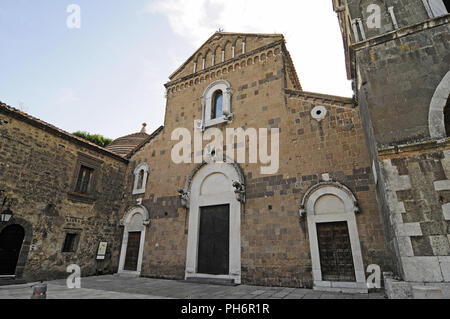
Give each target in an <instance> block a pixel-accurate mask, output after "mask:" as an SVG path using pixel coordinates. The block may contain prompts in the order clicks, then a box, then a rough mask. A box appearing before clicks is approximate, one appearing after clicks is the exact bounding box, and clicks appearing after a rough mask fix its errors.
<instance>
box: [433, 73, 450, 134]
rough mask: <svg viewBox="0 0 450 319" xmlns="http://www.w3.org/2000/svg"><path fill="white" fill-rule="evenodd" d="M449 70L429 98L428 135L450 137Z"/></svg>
mask: <svg viewBox="0 0 450 319" xmlns="http://www.w3.org/2000/svg"><path fill="white" fill-rule="evenodd" d="M449 100H450V71H449V72H447V74H446V75H445V76H444V78H443V79H442V81H441V83H439V85H438V87H437V89H436V91H435V93H434V95H433V98H432V99H431V104H430V111H429V115H428V129H429V131H430V137H431V138H433V139H442V138H446V137H450V135H449V133H450V116H449V115H450V110H449V109H450V108H449Z"/></svg>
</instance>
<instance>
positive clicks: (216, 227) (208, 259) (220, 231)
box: [197, 205, 230, 275]
mask: <svg viewBox="0 0 450 319" xmlns="http://www.w3.org/2000/svg"><path fill="white" fill-rule="evenodd" d="M229 257H230V205H221V206H210V207H202V208H201V209H200V234H199V244H198V269H197V272H198V273H201V274H210V275H228V274H229V264H230V258H229Z"/></svg>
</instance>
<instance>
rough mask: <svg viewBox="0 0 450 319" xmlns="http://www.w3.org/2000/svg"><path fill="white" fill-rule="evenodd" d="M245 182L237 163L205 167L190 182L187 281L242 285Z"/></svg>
mask: <svg viewBox="0 0 450 319" xmlns="http://www.w3.org/2000/svg"><path fill="white" fill-rule="evenodd" d="M244 185H245V181H244V177H243V174H242V171H241V170H240V168H239V166H237V165H236V164H235V163H219V162H217V163H209V164H208V163H203V164H202V165H200V166H199V167H197V168H196V169H195V170H194V171H193V172H192V173H191V176H190V177H189V178H188V181H187V183H186V187H185V189H184V191H185V192H186V193H188V194H189V197H190V198H189V232H188V244H187V256H186V273H185V279H189V278H211V279H226V280H233V281H234V283H235V284H240V283H241V213H242V210H243V205H242V203H243V202H244V201H245V198H244V197H245V194H244V192H245V186H244Z"/></svg>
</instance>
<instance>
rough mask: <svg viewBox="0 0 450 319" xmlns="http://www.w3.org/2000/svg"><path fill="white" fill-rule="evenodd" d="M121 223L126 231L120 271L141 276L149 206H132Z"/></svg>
mask: <svg viewBox="0 0 450 319" xmlns="http://www.w3.org/2000/svg"><path fill="white" fill-rule="evenodd" d="M120 224H121V226H124V231H123V239H122V249H121V251H120V260H119V271H118V272H119V274H132V275H137V276H139V275H140V274H141V269H142V258H143V255H144V243H145V231H146V229H147V226H148V225H149V224H150V215H149V213H148V211H147V208H145V206H143V205H137V206H134V207H132V208H131V209H129V210H128V211H127V212H126V213H125V216H124V218H123V219H122V220H121V221H120Z"/></svg>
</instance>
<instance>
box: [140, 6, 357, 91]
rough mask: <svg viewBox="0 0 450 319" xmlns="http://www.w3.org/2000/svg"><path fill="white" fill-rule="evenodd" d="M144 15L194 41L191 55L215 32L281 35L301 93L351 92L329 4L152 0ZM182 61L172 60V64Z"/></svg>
mask: <svg viewBox="0 0 450 319" xmlns="http://www.w3.org/2000/svg"><path fill="white" fill-rule="evenodd" d="M148 11H149V12H151V13H158V14H163V15H164V16H166V17H167V19H168V21H169V24H170V27H171V28H172V31H173V32H174V33H175V34H176V35H178V36H180V37H182V38H183V39H185V40H186V41H187V42H190V43H192V48H193V51H194V50H196V49H197V48H198V47H199V46H200V45H201V44H203V43H204V42H205V41H206V40H207V39H208V38H209V37H210V36H211V35H212V34H213V33H214V32H215V31H217V30H218V29H219V28H223V29H224V31H225V32H248V33H253V32H254V33H282V34H284V35H285V37H286V40H287V47H288V50H289V52H290V53H291V56H292V59H293V60H294V64H295V67H296V69H297V73H298V74H299V77H300V82H301V83H302V86H303V89H304V90H307V91H314V92H319V93H327V94H334V95H343V96H351V94H352V91H351V86H350V83H349V82H348V81H347V80H346V74H345V62H344V51H343V44H342V37H341V34H340V30H339V25H338V20H337V17H336V14H335V13H334V12H333V9H332V1H331V0H317V1H305V0H277V1H273V0H243V1H237V0H156V1H151V2H150V4H149V5H148ZM192 53H193V52H192ZM186 58H187V57H181V56H176V63H177V64H181V63H183V62H184V60H185V59H186Z"/></svg>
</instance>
